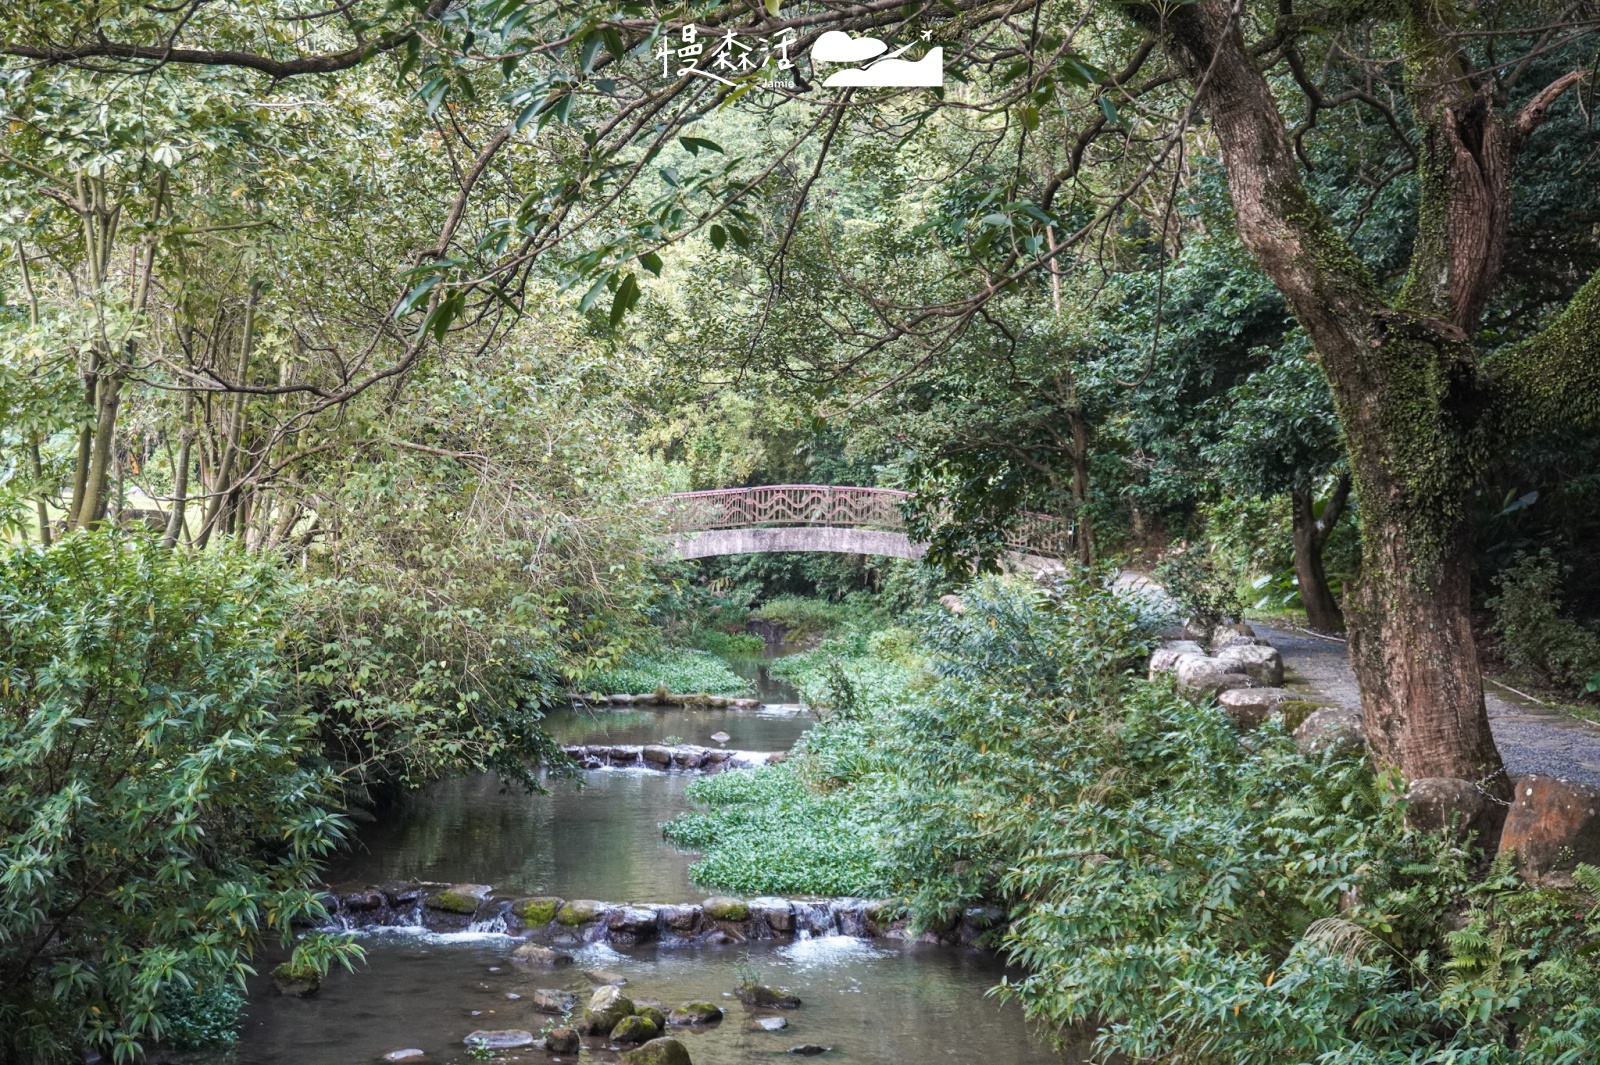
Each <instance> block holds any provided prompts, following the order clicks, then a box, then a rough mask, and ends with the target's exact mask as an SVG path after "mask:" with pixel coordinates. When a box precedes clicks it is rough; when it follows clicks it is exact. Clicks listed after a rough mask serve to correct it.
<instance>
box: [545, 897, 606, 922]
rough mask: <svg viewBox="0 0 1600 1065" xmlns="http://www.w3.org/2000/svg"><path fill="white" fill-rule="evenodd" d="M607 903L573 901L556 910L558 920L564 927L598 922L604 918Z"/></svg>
mask: <svg viewBox="0 0 1600 1065" xmlns="http://www.w3.org/2000/svg"><path fill="white" fill-rule="evenodd" d="M605 910H606V906H605V903H603V902H596V901H595V900H594V899H573V900H572V901H571V902H568V903H565V904H563V905H562V906H561V907H560V908H559V909H557V910H556V920H557V921H558V922H560V923H561V924H564V925H572V926H577V925H580V924H588V923H589V922H590V921H598V920H599V919H600V918H601V917H602V916H604V914H605Z"/></svg>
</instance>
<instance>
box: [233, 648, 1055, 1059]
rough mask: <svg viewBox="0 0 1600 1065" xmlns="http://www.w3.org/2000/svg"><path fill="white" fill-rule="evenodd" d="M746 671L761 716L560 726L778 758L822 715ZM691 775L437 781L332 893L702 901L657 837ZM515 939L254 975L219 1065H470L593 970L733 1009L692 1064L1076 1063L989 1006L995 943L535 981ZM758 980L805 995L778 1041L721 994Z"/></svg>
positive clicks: (750, 959) (698, 1043) (677, 965)
mask: <svg viewBox="0 0 1600 1065" xmlns="http://www.w3.org/2000/svg"><path fill="white" fill-rule="evenodd" d="M739 665H740V668H741V672H743V673H744V675H746V676H748V677H750V678H751V679H752V680H755V681H756V682H757V684H758V687H759V689H760V695H761V698H762V700H763V703H764V704H767V705H764V706H763V708H762V709H761V710H759V711H749V710H745V711H734V710H711V709H688V708H664V709H657V710H641V711H633V710H606V711H593V712H589V711H581V710H573V711H563V712H561V713H559V714H555V715H552V716H551V718H550V719H549V728H550V731H551V733H552V734H553V735H554V736H555V737H556V738H557V739H559V740H560V741H562V742H564V743H619V744H621V743H647V742H657V741H661V740H663V739H666V738H668V737H675V738H676V739H678V740H681V741H682V742H685V743H699V744H706V745H711V744H714V743H715V742H716V741H714V740H712V739H711V738H710V737H711V736H712V735H713V734H716V733H719V732H723V733H727V735H728V737H729V738H728V740H727V741H726V743H727V746H729V747H730V748H738V749H744V750H787V749H788V748H789V747H791V746H793V744H794V742H795V741H796V740H797V739H799V737H800V736H801V734H802V733H803V732H804V731H805V730H806V728H808V727H809V726H810V725H811V724H812V723H813V722H812V719H811V717H810V716H809V715H807V714H805V713H804V712H803V710H801V709H800V708H799V707H798V706H797V704H798V697H797V695H796V693H795V692H794V691H793V690H791V689H788V688H787V687H786V686H783V685H781V684H777V683H774V682H772V681H771V680H770V679H769V678H767V676H766V669H765V664H764V663H763V662H761V661H759V660H754V661H751V662H746V663H740V664H739ZM733 771H737V770H733ZM692 779H693V777H692V776H691V775H689V774H685V773H664V772H659V771H656V770H650V769H604V770H596V771H590V772H586V773H585V774H584V775H583V780H582V782H581V786H580V785H579V783H578V782H573V781H551V782H549V783H548V788H549V790H548V792H547V793H545V794H538V795H528V794H524V793H523V792H522V791H521V790H520V789H505V788H502V787H501V785H500V784H499V781H498V780H497V779H496V778H493V777H490V776H474V777H466V778H461V779H456V780H450V781H444V782H441V783H439V784H437V785H435V786H433V787H431V788H428V789H426V790H424V791H423V792H421V793H420V794H418V795H417V796H415V797H414V799H413V801H412V802H410V803H409V804H408V805H407V806H406V807H405V808H404V809H402V810H400V811H398V812H396V813H395V814H393V815H391V816H390V817H389V818H388V819H387V820H385V821H384V822H382V823H379V824H374V825H368V826H366V827H365V828H364V829H363V830H362V831H361V833H360V834H359V839H358V842H357V845H356V847H355V848H354V849H353V850H352V852H351V853H350V854H348V855H346V856H344V858H343V859H342V860H341V861H339V862H338V863H336V864H335V865H334V866H333V867H332V868H330V870H329V882H330V883H331V884H333V885H334V886H336V887H341V886H358V885H364V884H372V883H378V882H382V881H393V880H410V879H413V878H415V879H420V880H437V881H446V882H451V883H480V884H492V885H494V886H495V887H496V888H497V889H500V890H503V891H510V892H516V893H519V894H527V895H557V896H562V897H564V898H569V899H572V898H596V899H606V900H610V901H614V902H663V903H671V902H698V901H700V900H701V899H704V898H705V897H707V896H708V895H710V894H712V892H709V891H706V890H704V889H701V888H697V887H695V886H694V885H693V884H691V883H690V881H689V875H688V870H689V866H690V865H691V864H692V863H693V862H694V860H695V855H693V854H689V853H685V852H683V851H680V850H678V849H677V848H675V847H673V846H672V845H671V844H669V843H667V842H666V841H665V840H663V839H662V836H661V828H660V826H661V823H662V822H664V821H667V820H669V819H671V818H672V817H674V816H676V815H677V814H679V813H681V812H683V811H685V810H687V809H689V806H690V804H689V802H688V800H687V798H686V797H685V794H684V793H685V789H686V788H687V786H688V784H689V782H690V781H691V780H692ZM520 942H521V940H519V939H516V938H513V937H511V936H506V935H500V934H496V933H484V932H458V933H436V932H426V931H422V930H420V929H418V930H412V929H389V930H369V931H366V932H363V933H361V944H362V946H363V948H364V949H365V950H366V953H367V961H366V964H365V965H364V966H358V967H357V969H356V971H355V972H353V973H346V972H343V971H336V972H334V973H331V974H330V975H329V977H328V979H327V980H326V981H325V982H324V983H323V985H322V989H321V991H320V992H318V993H317V994H316V995H315V996H313V997H311V998H307V999H296V998H288V997H284V996H280V995H276V994H274V993H273V992H272V990H271V988H270V985H269V984H268V983H267V981H265V980H264V979H258V980H256V981H253V982H252V984H251V987H250V1003H249V1006H248V1007H247V1011H246V1017H245V1023H244V1027H243V1030H242V1032H241V1036H240V1041H239V1045H238V1047H237V1048H236V1049H235V1050H234V1051H233V1052H231V1053H230V1054H228V1055H227V1056H226V1059H225V1060H226V1061H227V1062H229V1063H237V1065H257V1063H260V1065H366V1063H377V1062H379V1061H380V1059H381V1056H382V1055H383V1054H384V1053H386V1052H388V1051H391V1050H395V1049H397V1048H401V1047H415V1048H419V1049H421V1050H423V1051H425V1052H426V1054H427V1057H426V1059H425V1061H424V1065H426V1063H430V1062H431V1063H437V1065H444V1063H456V1062H461V1063H465V1062H467V1061H468V1060H470V1059H469V1058H468V1055H467V1053H466V1049H465V1047H464V1046H463V1044H462V1040H463V1037H465V1036H466V1035H467V1033H469V1032H471V1031H473V1030H475V1029H502V1028H522V1029H528V1030H531V1031H533V1032H535V1033H537V1032H538V1031H539V1030H540V1029H541V1028H542V1027H543V1026H545V1025H546V1024H547V1023H548V1022H550V1021H552V1020H554V1018H552V1017H550V1016H548V1015H545V1014H541V1013H538V1012H535V1011H534V1010H533V1008H532V1007H531V1005H530V1004H529V999H531V997H532V993H533V991H534V990H535V989H538V988H562V989H566V990H570V991H576V992H578V993H579V996H580V997H579V1005H580V1007H581V1005H582V1002H583V1001H584V1000H585V999H586V998H587V995H588V993H589V991H590V989H591V988H592V987H593V986H594V985H593V984H592V983H591V982H590V981H589V980H588V979H587V978H586V977H585V976H584V975H583V973H582V970H584V969H603V970H608V971H610V972H613V973H616V974H618V975H621V976H623V977H625V978H626V980H627V985H626V987H625V993H626V994H627V995H629V996H630V997H632V998H633V999H635V1001H640V1000H646V1001H648V1000H658V1001H660V1002H662V1003H664V1004H665V1005H666V1007H667V1008H671V1007H672V1006H674V1005H676V1004H678V1003H679V1002H685V1001H693V1000H701V1001H709V1002H715V1003H718V1004H720V1005H722V1006H723V1007H724V1008H725V1009H726V1010H727V1013H726V1015H725V1017H724V1019H723V1021H722V1023H721V1024H719V1025H716V1026H714V1027H712V1028H709V1029H706V1030H700V1029H675V1030H673V1032H672V1033H671V1034H673V1035H675V1036H677V1037H678V1038H680V1039H681V1040H683V1042H684V1043H685V1045H686V1046H687V1048H688V1050H689V1053H690V1055H691V1057H692V1058H693V1061H694V1063H695V1065H743V1063H749V1062H759V1061H766V1060H772V1061H777V1060H796V1059H794V1058H791V1057H788V1056H787V1055H786V1052H787V1051H788V1050H789V1048H790V1047H793V1046H797V1045H799V1044H807V1043H809V1044H819V1045H822V1046H827V1047H830V1048H831V1049H830V1050H829V1051H828V1053H827V1054H826V1055H825V1056H824V1059H823V1060H825V1061H838V1062H856V1063H869V1062H871V1063H881V1065H920V1063H924V1062H937V1061H948V1062H975V1061H980V1060H981V1061H983V1062H986V1063H991V1065H1046V1063H1059V1062H1062V1061H1076V1060H1079V1059H1078V1058H1077V1057H1075V1056H1072V1055H1070V1054H1069V1055H1067V1056H1063V1055H1061V1054H1058V1053H1057V1052H1056V1051H1054V1050H1052V1049H1051V1048H1050V1046H1049V1043H1048V1040H1046V1039H1044V1038H1043V1037H1041V1036H1039V1035H1038V1034H1036V1033H1035V1032H1034V1031H1033V1029H1032V1028H1031V1027H1030V1026H1029V1025H1028V1024H1027V1023H1026V1022H1025V1020H1024V1019H1023V1017H1022V1012H1021V1010H1020V1009H1019V1008H1018V1007H1017V1006H1016V1005H1015V1004H1013V1003H1000V1002H998V1001H996V1000H995V999H994V998H992V997H988V996H987V995H986V992H988V990H989V989H990V988H992V987H993V986H994V985H995V984H996V983H998V982H999V981H1000V979H1001V978H1002V977H1003V976H1004V975H1006V973H1007V970H1006V968H1005V966H1004V965H1003V964H1002V963H1001V962H1000V961H999V960H998V958H996V957H995V956H994V955H993V954H992V953H989V952H985V951H979V950H974V949H970V948H960V947H942V946H931V945H924V944H909V943H903V942H898V941H891V940H881V939H873V940H863V939H855V938H851V937H849V936H843V935H830V936H819V937H816V938H798V939H795V940H793V941H789V942H779V941H752V942H750V943H748V944H739V945H728V946H698V947H687V948H685V947H679V948H672V947H657V946H653V945H652V946H644V947H639V948H635V949H631V950H628V951H618V950H616V949H613V948H612V947H610V946H609V945H607V944H606V943H605V942H604V940H601V941H600V942H597V943H591V944H589V945H588V946H585V947H583V948H582V949H580V950H578V951H577V952H576V962H577V964H575V965H573V966H572V967H570V968H566V969H561V970H555V971H527V970H523V969H520V968H518V967H515V966H513V965H512V964H511V961H510V955H511V952H512V950H513V949H514V948H515V947H516V946H517V945H518V944H519V943H520ZM277 960H279V959H278V958H277V957H275V956H274V957H263V958H262V959H260V961H259V963H258V965H257V968H258V969H260V970H261V972H263V973H265V972H267V971H268V970H270V968H271V966H272V965H273V964H276V962H277ZM752 972H753V973H754V974H756V975H757V978H758V979H759V980H760V981H761V982H762V983H767V984H772V985H777V986H782V987H786V988H789V989H791V990H792V991H794V992H795V993H796V994H798V995H799V996H800V997H801V999H802V1000H803V1001H804V1005H803V1006H802V1007H801V1008H800V1009H797V1010H792V1011H787V1012H784V1013H783V1014H782V1017H783V1019H784V1020H786V1021H787V1022H788V1027H787V1028H785V1029H784V1030H781V1031H767V1030H764V1029H762V1028H761V1027H759V1026H758V1025H757V1024H756V1023H755V1020H756V1017H757V1015H758V1014H760V1015H776V1014H774V1013H773V1011H751V1010H748V1009H747V1008H746V1007H744V1006H742V1005H740V1004H739V1003H738V1002H737V1001H735V1000H734V999H733V998H732V997H731V996H730V994H729V992H730V991H731V990H732V989H733V987H734V986H735V985H736V984H738V983H739V982H740V980H741V978H742V977H744V976H746V975H749V974H751V973H752ZM779 1056H782V1057H781V1058H780V1057H779ZM501 1060H507V1061H512V1062H527V1063H529V1065H544V1063H545V1062H551V1061H561V1060H562V1059H561V1058H559V1057H555V1058H553V1057H552V1056H551V1055H548V1054H546V1053H545V1052H543V1051H540V1050H520V1051H516V1050H514V1051H509V1052H504V1054H503V1056H502V1059H501ZM565 1060H566V1061H574V1060H579V1059H577V1058H575V1057H572V1056H568V1057H567V1058H566V1059H565ZM581 1060H582V1061H586V1062H603V1061H614V1060H616V1055H614V1054H613V1053H611V1052H609V1051H604V1050H600V1051H596V1050H593V1049H588V1050H585V1051H584V1052H583V1054H582V1057H581ZM217 1065H222V1061H221V1060H219V1061H218V1062H217Z"/></svg>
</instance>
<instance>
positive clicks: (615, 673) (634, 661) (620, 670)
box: [580, 647, 755, 695]
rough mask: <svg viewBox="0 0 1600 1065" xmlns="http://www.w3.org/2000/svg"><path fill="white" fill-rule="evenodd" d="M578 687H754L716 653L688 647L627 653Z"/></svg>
mask: <svg viewBox="0 0 1600 1065" xmlns="http://www.w3.org/2000/svg"><path fill="white" fill-rule="evenodd" d="M580 687H581V688H582V690H583V691H586V692H599V693H601V694H606V695H609V694H613V693H624V694H633V695H637V694H640V693H643V692H653V691H658V690H662V689H665V690H666V691H668V692H671V693H674V694H680V693H685V692H697V693H698V692H704V693H706V694H709V695H749V694H751V693H752V692H753V691H754V690H755V689H754V688H753V687H752V686H751V684H750V682H749V681H747V680H745V679H744V678H743V677H741V676H739V675H738V674H737V673H735V672H734V671H733V670H731V669H729V668H728V664H727V663H726V662H724V661H723V660H722V659H720V658H718V657H717V656H716V655H714V654H712V653H711V652H709V651H700V650H695V649H692V648H687V647H664V648H660V649H658V650H654V651H645V652H638V653H635V654H632V655H629V656H628V657H627V658H624V659H623V660H622V661H621V662H620V663H618V664H617V665H616V666H614V667H612V668H611V669H608V670H604V671H602V672H599V673H592V674H590V675H589V676H587V677H585V678H584V679H583V681H582V684H581V685H580Z"/></svg>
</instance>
